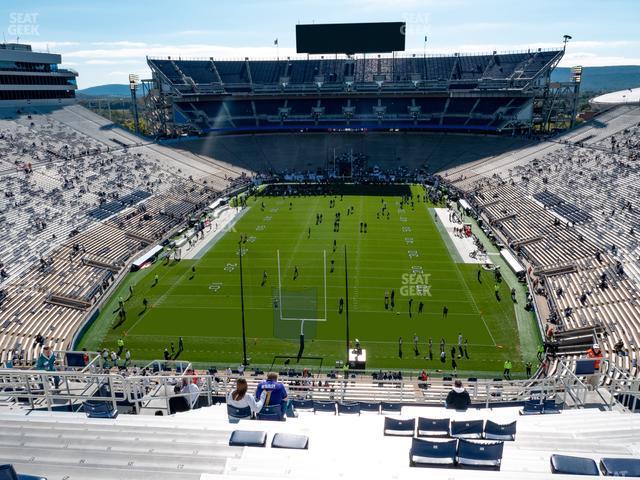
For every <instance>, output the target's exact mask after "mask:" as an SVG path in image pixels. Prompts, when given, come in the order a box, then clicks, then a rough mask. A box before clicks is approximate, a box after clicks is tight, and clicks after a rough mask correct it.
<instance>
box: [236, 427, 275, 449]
mask: <svg viewBox="0 0 640 480" xmlns="http://www.w3.org/2000/svg"><path fill="white" fill-rule="evenodd" d="M266 444H267V434H266V432H257V431H250V430H234V431H233V432H232V433H231V437H229V446H231V447H264V446H265V445H266Z"/></svg>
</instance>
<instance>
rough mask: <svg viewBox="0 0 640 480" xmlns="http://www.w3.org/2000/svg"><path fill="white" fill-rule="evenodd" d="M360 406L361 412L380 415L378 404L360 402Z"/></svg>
mask: <svg viewBox="0 0 640 480" xmlns="http://www.w3.org/2000/svg"><path fill="white" fill-rule="evenodd" d="M358 404H359V405H360V412H375V413H380V404H379V403H378V402H358Z"/></svg>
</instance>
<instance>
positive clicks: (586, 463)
mask: <svg viewBox="0 0 640 480" xmlns="http://www.w3.org/2000/svg"><path fill="white" fill-rule="evenodd" d="M550 461H551V472H553V473H561V474H565V475H595V476H598V475H599V472H598V466H597V465H596V462H595V461H593V459H591V458H584V457H571V456H569V455H551V459H550Z"/></svg>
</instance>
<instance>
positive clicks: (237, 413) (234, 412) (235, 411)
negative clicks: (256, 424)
mask: <svg viewBox="0 0 640 480" xmlns="http://www.w3.org/2000/svg"><path fill="white" fill-rule="evenodd" d="M227 415H229V416H230V417H233V418H238V419H242V418H251V407H249V406H246V407H242V408H238V407H234V406H233V405H229V404H227Z"/></svg>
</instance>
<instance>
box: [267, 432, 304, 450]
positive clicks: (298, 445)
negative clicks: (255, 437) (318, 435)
mask: <svg viewBox="0 0 640 480" xmlns="http://www.w3.org/2000/svg"><path fill="white" fill-rule="evenodd" d="M271 448H289V449H293V450H307V449H308V448H309V437H307V436H306V435H293V434H290V433H276V434H275V435H274V436H273V440H271Z"/></svg>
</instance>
